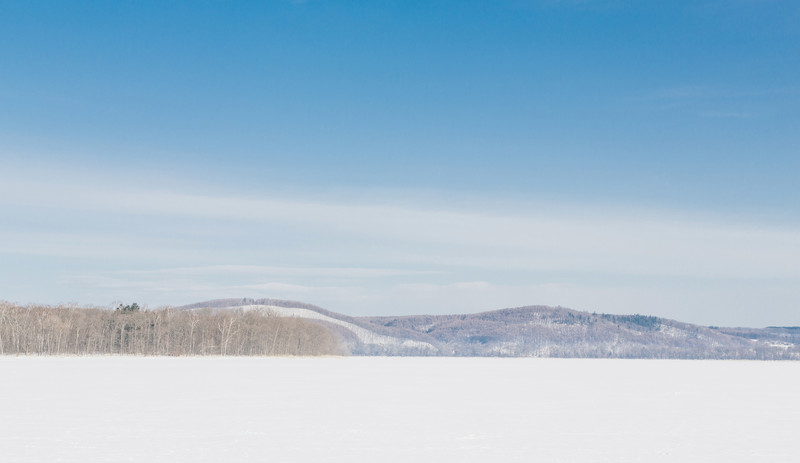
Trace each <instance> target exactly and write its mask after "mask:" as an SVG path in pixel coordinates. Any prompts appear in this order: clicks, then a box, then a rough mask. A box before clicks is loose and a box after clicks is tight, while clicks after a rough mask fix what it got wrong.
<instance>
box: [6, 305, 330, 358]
mask: <svg viewBox="0 0 800 463" xmlns="http://www.w3.org/2000/svg"><path fill="white" fill-rule="evenodd" d="M341 353H342V352H341V350H340V343H339V340H338V338H337V336H336V335H335V334H334V333H333V332H332V331H331V330H329V329H327V328H326V327H324V326H322V325H320V324H318V323H315V322H313V321H309V320H305V319H301V318H287V317H278V316H276V315H274V314H271V313H268V312H259V311H234V310H176V309H170V308H165V309H157V310H140V308H139V306H138V305H137V304H135V303H134V304H132V305H128V306H122V305H120V307H118V308H117V310H113V311H112V310H106V309H99V308H80V307H72V306H56V307H51V306H39V305H28V306H21V305H17V304H11V303H7V302H0V355H2V354H6V355H8V354H26V355H102V354H122V355H172V356H174V355H238V356H246V355H259V356H270V355H337V354H341Z"/></svg>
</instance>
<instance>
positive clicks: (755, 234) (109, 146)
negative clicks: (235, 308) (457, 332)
mask: <svg viewBox="0 0 800 463" xmlns="http://www.w3.org/2000/svg"><path fill="white" fill-rule="evenodd" d="M798 24H800V5H798V4H797V3H796V2H791V1H769V0H764V1H755V0H728V1H716V0H708V1H703V0H699V1H692V2H680V1H669V2H667V1H663V2H661V1H653V2H633V1H630V2H629V1H614V0H609V1H600V0H598V1H593V0H584V1H580V0H574V1H568V0H564V1H556V0H527V1H526V0H508V1H495V2H477V1H458V2H455V1H454V2H447V1H432V2H413V1H396V2H384V1H375V2H334V1H320V0H308V1H305V2H298V1H294V2H293V1H272V2H226V1H214V2H169V3H164V2H80V3H67V2H4V3H3V4H0V63H2V65H0V182H2V184H1V185H0V213H2V215H3V217H4V220H3V221H2V223H0V239H1V240H2V241H0V299H6V300H11V301H17V302H23V303H27V302H42V303H59V302H71V301H74V302H78V303H82V304H97V305H108V304H110V303H112V302H114V301H118V300H124V301H129V300H136V301H139V302H140V303H142V302H143V303H147V304H149V305H151V306H158V305H162V304H183V303H189V302H194V301H198V300H203V299H207V298H217V297H275V298H289V299H297V300H303V301H306V302H310V303H315V304H318V305H322V306H325V307H326V308H329V309H331V310H337V311H341V312H345V313H350V314H353V315H360V314H388V313H452V312H465V311H478V310H489V309H495V308H502V307H507V306H519V305H528V304H550V305H563V306H569V307H573V308H576V309H582V310H589V311H603V312H617V313H633V312H638V313H647V314H654V315H660V316H666V317H672V318H680V319H682V320H686V321H692V322H698V323H706V324H717V325H736V324H743V325H755V326H761V325H768V324H781V325H798V324H800V318H799V317H800V310H798V309H800V284H798V283H800V269H798V267H800V266H798V265H797V264H796V262H798V261H799V260H800V233H798V232H800V208H799V207H798V204H799V201H800V187H798V184H800V182H798V180H800V156H798V148H800V143H799V142H800V136H798V133H800V130H798V129H800V62H799V60H798V58H797V57H798V56H800V27H798Z"/></svg>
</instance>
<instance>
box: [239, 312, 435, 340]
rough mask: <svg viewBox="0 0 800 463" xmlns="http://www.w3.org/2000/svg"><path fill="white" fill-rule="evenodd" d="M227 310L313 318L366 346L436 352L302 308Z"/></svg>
mask: <svg viewBox="0 0 800 463" xmlns="http://www.w3.org/2000/svg"><path fill="white" fill-rule="evenodd" d="M227 309H239V310H245V311H247V310H260V311H264V312H271V313H273V314H275V315H277V316H279V317H298V318H311V319H314V320H324V321H326V322H328V323H332V324H334V325H338V326H342V327H344V328H347V329H348V330H350V331H352V332H353V334H355V336H356V337H357V338H358V340H359V341H361V342H362V343H364V344H372V345H382V346H392V345H394V346H404V347H417V348H422V349H428V350H436V348H435V347H434V346H432V345H431V344H429V343H427V342H422V341H414V340H412V339H399V338H395V337H392V336H384V335H382V334H378V333H375V332H374V331H370V330H368V329H366V328H362V327H360V326H358V325H355V324H353V323H350V322H346V321H343V320H339V319H338V318H333V317H329V316H327V315H323V314H321V313H319V312H316V311H313V310H310V309H303V308H300V307H279V306H277V305H240V306H234V307H228V308H227Z"/></svg>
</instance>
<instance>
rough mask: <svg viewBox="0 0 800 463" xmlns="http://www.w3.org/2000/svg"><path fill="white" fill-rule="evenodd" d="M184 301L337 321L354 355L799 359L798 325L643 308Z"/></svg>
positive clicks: (333, 323) (207, 306)
mask: <svg viewBox="0 0 800 463" xmlns="http://www.w3.org/2000/svg"><path fill="white" fill-rule="evenodd" d="M180 309H185V310H194V309H213V310H241V311H250V310H258V311H262V312H267V313H269V312H271V313H273V314H275V315H278V316H283V317H287V316H288V317H300V318H305V319H309V320H313V321H315V322H317V323H321V324H324V325H326V326H328V327H331V328H334V331H335V332H337V333H338V334H339V336H340V342H341V343H342V345H343V348H344V349H345V350H346V351H348V352H350V353H351V354H354V355H443V356H505V357H585V358H676V359H800V329H797V328H780V327H770V328H764V329H759V328H717V327H705V326H700V325H693V324H689V323H682V322H678V321H675V320H668V319H663V318H658V317H651V316H645V315H609V314H595V313H588V312H580V311H576V310H571V309H566V308H562V307H546V306H528V307H518V308H513V309H502V310H495V311H491V312H482V313H476V314H459V315H408V316H397V317H386V316H383V317H349V316H346V315H342V314H338V313H335V312H330V311H327V310H325V309H322V308H320V307H316V306H314V305H311V304H305V303H301V302H294V301H283V300H275V299H259V300H255V299H220V300H215V301H208V302H201V303H197V304H192V305H189V306H184V307H181V308H180Z"/></svg>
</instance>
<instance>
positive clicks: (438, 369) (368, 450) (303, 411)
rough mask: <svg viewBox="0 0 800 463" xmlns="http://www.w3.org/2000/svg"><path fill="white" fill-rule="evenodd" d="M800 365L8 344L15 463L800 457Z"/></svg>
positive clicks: (8, 450)
mask: <svg viewBox="0 0 800 463" xmlns="http://www.w3.org/2000/svg"><path fill="white" fill-rule="evenodd" d="M798 384H800V362H729V361H666V360H660V361H659V360H560V359H498V358H456V359H453V358H380V357H351V358H146V357H88V358H69V357H67V358H54V357H49V358H44V357H42V358H37V357H0V461H3V462H6V463H11V462H56V461H61V462H81V463H86V462H97V461H108V462H120V461H136V462H204V461H214V462H262V461H263V462H267V461H269V462H281V461H287V462H300V461H302V462H345V461H346V462H386V461H393V462H395V461H396V462H407V461H414V462H438V461H448V462H449V461H459V462H472V461H475V462H488V461H497V462H510V461H519V462H533V461H539V462H601V461H608V462H624V461H628V462H661V461H670V462H673V461H674V462H699V461H707V462H721V461H724V462H733V461H741V462H755V461H757V462H778V461H780V462H796V461H797V458H798V455H800V439H798V438H797V432H798V426H799V425H800V394H798V392H797V391H798V390H797V385H798Z"/></svg>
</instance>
